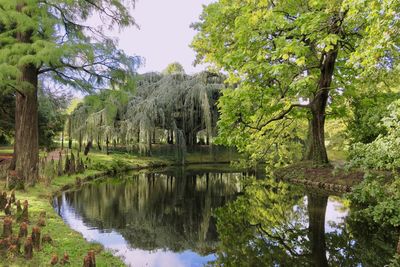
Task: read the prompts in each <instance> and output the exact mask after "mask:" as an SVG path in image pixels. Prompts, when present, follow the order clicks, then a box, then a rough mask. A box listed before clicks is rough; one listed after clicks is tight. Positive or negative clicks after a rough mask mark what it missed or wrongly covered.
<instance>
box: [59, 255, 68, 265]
mask: <svg viewBox="0 0 400 267" xmlns="http://www.w3.org/2000/svg"><path fill="white" fill-rule="evenodd" d="M60 264H61V265H65V264H69V256H68V254H67V252H64V257H63V259H62V260H61V261H60Z"/></svg>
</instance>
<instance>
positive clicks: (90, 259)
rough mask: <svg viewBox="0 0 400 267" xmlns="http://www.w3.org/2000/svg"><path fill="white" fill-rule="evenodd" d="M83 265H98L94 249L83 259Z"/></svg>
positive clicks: (91, 266)
mask: <svg viewBox="0 0 400 267" xmlns="http://www.w3.org/2000/svg"><path fill="white" fill-rule="evenodd" d="M83 267H96V258H95V254H94V251H93V250H91V251H89V252H88V254H87V255H86V256H85V258H84V259H83Z"/></svg>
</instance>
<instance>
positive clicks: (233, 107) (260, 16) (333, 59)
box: [192, 0, 399, 164]
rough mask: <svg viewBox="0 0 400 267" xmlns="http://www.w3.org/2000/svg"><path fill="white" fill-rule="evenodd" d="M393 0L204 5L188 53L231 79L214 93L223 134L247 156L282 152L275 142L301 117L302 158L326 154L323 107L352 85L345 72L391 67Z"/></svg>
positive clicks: (223, 0) (292, 133)
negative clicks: (304, 133) (305, 128)
mask: <svg viewBox="0 0 400 267" xmlns="http://www.w3.org/2000/svg"><path fill="white" fill-rule="evenodd" d="M396 2H397V1H377V0H369V1H346V0H333V1H322V0H309V1H297V0H285V1H280V0H260V1H241V0H233V1H232V0H229V1H228V0H219V1H217V2H215V3H212V4H210V5H208V6H206V7H205V8H204V11H203V14H202V15H201V19H200V22H198V23H196V24H194V28H195V29H197V30H198V34H197V35H196V36H195V38H194V40H193V43H192V47H193V48H194V49H195V50H196V51H197V62H209V63H212V64H213V66H214V67H216V68H218V69H222V70H224V71H226V72H228V73H229V74H230V79H229V81H230V82H232V83H237V84H240V85H239V86H238V88H236V89H230V90H226V91H225V93H224V96H223V97H222V98H221V100H220V110H221V112H222V115H221V121H220V124H219V126H220V137H221V139H222V140H223V142H225V143H228V144H232V145H236V146H238V148H239V149H240V150H241V151H246V152H250V153H253V154H257V156H260V155H266V154H275V153H271V152H273V151H275V150H279V149H286V150H287V151H286V152H288V151H290V150H291V149H289V148H288V147H287V146H285V145H284V144H285V143H287V140H298V137H299V136H300V134H296V131H298V128H299V127H301V125H299V121H301V120H303V121H304V120H306V119H308V121H309V133H308V135H309V138H308V142H306V143H307V146H306V147H307V149H306V150H305V153H304V154H305V155H304V158H305V159H308V160H312V161H313V162H314V163H316V164H326V163H328V157H327V152H326V148H325V134H324V131H325V129H324V125H325V120H326V117H327V116H328V115H329V114H331V113H334V112H335V108H336V107H337V105H336V104H337V103H341V104H343V103H344V102H345V101H341V100H343V99H344V98H345V97H346V96H348V95H349V94H352V93H354V92H355V90H356V89H357V90H358V89H361V88H356V87H355V86H354V81H356V80H357V79H360V77H365V76H363V75H362V73H367V72H369V73H371V72H372V73H380V74H382V72H392V71H393V70H394V67H393V63H394V62H395V61H396V60H397V56H396V54H397V52H398V48H396V46H395V45H394V44H395V43H394V40H395V38H397V37H396V34H395V33H396V32H398V14H399V4H398V3H396ZM396 14H397V15H396ZM377 36H378V37H377ZM397 36H398V35H397ZM379 37H383V39H382V40H381V39H379ZM375 44H377V45H378V46H375ZM381 77H383V76H382V75H381ZM255 151H256V152H255ZM260 151H262V153H260ZM282 154H285V153H282Z"/></svg>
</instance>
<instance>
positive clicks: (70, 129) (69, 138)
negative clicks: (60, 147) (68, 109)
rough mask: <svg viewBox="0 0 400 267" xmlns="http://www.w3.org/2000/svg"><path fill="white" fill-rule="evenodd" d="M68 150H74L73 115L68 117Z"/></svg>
mask: <svg viewBox="0 0 400 267" xmlns="http://www.w3.org/2000/svg"><path fill="white" fill-rule="evenodd" d="M68 148H69V149H70V150H71V149H72V122H71V115H69V117H68Z"/></svg>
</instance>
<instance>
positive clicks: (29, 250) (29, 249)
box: [24, 236, 33, 260]
mask: <svg viewBox="0 0 400 267" xmlns="http://www.w3.org/2000/svg"><path fill="white" fill-rule="evenodd" d="M24 256H25V259H27V260H30V259H32V257H33V245H32V237H30V236H29V237H28V238H27V239H26V240H25V244H24Z"/></svg>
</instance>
